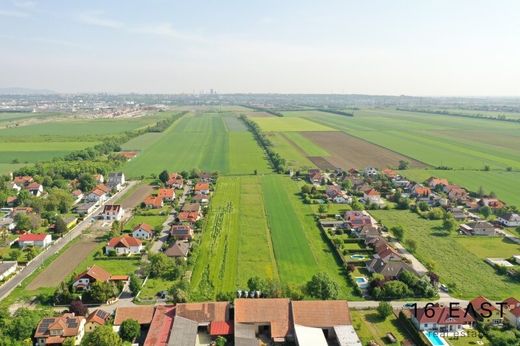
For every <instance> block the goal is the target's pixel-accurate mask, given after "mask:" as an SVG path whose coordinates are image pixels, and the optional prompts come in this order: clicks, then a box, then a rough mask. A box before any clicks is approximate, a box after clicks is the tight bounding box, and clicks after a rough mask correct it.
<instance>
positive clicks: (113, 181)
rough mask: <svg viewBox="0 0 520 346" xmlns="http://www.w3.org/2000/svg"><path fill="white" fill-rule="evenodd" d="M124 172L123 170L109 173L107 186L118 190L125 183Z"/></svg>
mask: <svg viewBox="0 0 520 346" xmlns="http://www.w3.org/2000/svg"><path fill="white" fill-rule="evenodd" d="M125 183H126V180H125V174H124V173H123V172H117V173H110V174H109V175H108V184H107V185H108V187H110V188H111V189H115V190H117V191H120V190H121V189H122V188H123V185H125Z"/></svg>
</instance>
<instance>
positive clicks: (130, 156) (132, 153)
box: [119, 150, 138, 161]
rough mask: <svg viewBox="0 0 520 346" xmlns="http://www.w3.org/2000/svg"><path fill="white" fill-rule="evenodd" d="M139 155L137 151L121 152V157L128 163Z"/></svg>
mask: <svg viewBox="0 0 520 346" xmlns="http://www.w3.org/2000/svg"><path fill="white" fill-rule="evenodd" d="M137 154H138V152H137V151H129V150H125V151H120V152H119V156H121V157H123V158H124V159H125V160H126V161H131V160H132V159H133V158H135V157H136V156H137Z"/></svg>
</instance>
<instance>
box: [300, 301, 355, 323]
mask: <svg viewBox="0 0 520 346" xmlns="http://www.w3.org/2000/svg"><path fill="white" fill-rule="evenodd" d="M291 305H292V314H293V319H294V323H295V324H299V325H302V326H306V327H315V328H328V327H333V326H340V325H351V324H352V322H351V320H350V312H349V309H348V304H347V301H346V300H314V301H312V300H307V301H293V302H292V303H291Z"/></svg>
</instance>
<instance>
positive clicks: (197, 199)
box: [192, 193, 209, 204]
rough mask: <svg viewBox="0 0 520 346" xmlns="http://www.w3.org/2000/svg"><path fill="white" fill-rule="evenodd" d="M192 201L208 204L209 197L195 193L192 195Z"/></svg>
mask: <svg viewBox="0 0 520 346" xmlns="http://www.w3.org/2000/svg"><path fill="white" fill-rule="evenodd" d="M192 200H193V201H195V202H196V203H200V204H208V203H209V195H203V194H202V193H197V194H195V195H193V197H192Z"/></svg>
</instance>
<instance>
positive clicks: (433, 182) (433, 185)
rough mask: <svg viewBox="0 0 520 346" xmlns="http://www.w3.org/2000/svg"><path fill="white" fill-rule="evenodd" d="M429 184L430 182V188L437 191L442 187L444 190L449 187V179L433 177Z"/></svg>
mask: <svg viewBox="0 0 520 346" xmlns="http://www.w3.org/2000/svg"><path fill="white" fill-rule="evenodd" d="M427 182H428V186H429V187H430V188H432V189H435V188H436V187H437V186H441V187H442V188H444V187H445V186H448V185H449V183H448V180H447V179H442V178H435V177H431V178H430V179H428V180H427Z"/></svg>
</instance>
